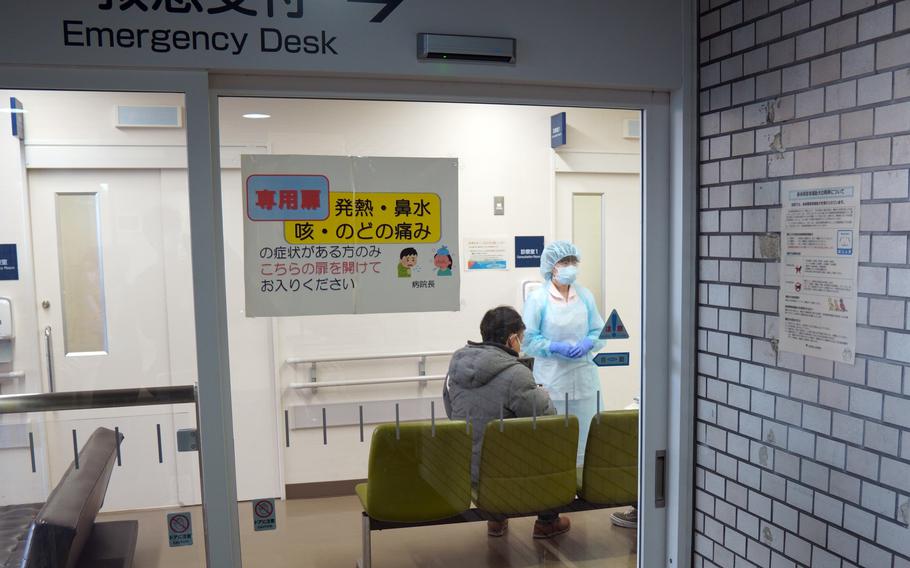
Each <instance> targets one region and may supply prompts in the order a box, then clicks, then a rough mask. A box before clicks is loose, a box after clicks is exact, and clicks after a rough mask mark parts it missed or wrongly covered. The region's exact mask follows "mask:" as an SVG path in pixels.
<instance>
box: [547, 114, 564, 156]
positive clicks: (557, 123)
mask: <svg viewBox="0 0 910 568" xmlns="http://www.w3.org/2000/svg"><path fill="white" fill-rule="evenodd" d="M565 144H566V113H565V112H560V113H558V114H554V115H553V116H551V117H550V148H558V147H560V146H565Z"/></svg>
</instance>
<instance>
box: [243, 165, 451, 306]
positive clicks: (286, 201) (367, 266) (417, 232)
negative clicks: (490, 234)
mask: <svg viewBox="0 0 910 568" xmlns="http://www.w3.org/2000/svg"><path fill="white" fill-rule="evenodd" d="M241 169H242V175H243V183H244V190H243V199H244V213H245V218H244V225H243V226H244V253H245V254H244V268H245V285H246V314H247V316H249V317H259V316H303V315H325V314H355V313H356V314H364V313H388V312H417V311H457V310H458V309H459V304H460V296H459V285H460V279H459V270H458V265H459V262H460V259H459V254H458V160H456V159H449V158H360V157H356V158H355V157H345V156H272V155H244V156H242V158H241Z"/></svg>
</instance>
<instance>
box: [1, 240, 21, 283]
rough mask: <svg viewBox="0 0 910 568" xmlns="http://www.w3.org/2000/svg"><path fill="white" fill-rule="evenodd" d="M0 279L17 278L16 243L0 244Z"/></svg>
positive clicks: (17, 258) (17, 259) (17, 257)
mask: <svg viewBox="0 0 910 568" xmlns="http://www.w3.org/2000/svg"><path fill="white" fill-rule="evenodd" d="M0 280H19V256H18V254H17V253H16V245H14V244H12V245H0Z"/></svg>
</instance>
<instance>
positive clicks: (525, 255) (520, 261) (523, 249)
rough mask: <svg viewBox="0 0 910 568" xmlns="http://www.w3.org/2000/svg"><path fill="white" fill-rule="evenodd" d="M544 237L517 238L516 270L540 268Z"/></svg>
mask: <svg viewBox="0 0 910 568" xmlns="http://www.w3.org/2000/svg"><path fill="white" fill-rule="evenodd" d="M541 254H543V237H515V268H536V267H538V266H540V255H541Z"/></svg>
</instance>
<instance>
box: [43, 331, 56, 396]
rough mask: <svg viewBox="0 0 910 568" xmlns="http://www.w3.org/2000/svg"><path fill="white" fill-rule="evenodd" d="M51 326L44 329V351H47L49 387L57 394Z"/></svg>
mask: <svg viewBox="0 0 910 568" xmlns="http://www.w3.org/2000/svg"><path fill="white" fill-rule="evenodd" d="M51 335H52V333H51V326H47V327H45V328H44V349H45V351H47V386H48V389H49V390H50V392H57V386H56V385H55V384H54V342H53V340H52V338H51Z"/></svg>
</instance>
